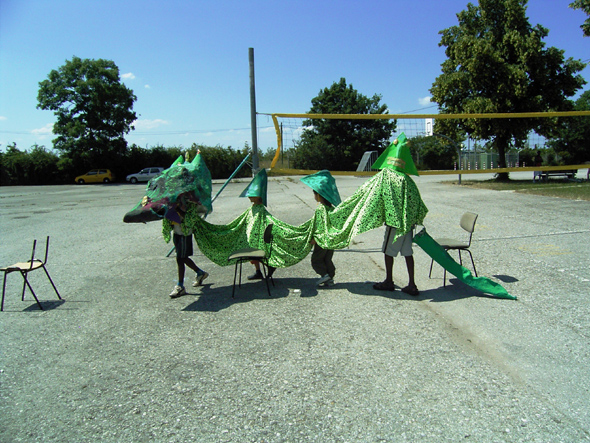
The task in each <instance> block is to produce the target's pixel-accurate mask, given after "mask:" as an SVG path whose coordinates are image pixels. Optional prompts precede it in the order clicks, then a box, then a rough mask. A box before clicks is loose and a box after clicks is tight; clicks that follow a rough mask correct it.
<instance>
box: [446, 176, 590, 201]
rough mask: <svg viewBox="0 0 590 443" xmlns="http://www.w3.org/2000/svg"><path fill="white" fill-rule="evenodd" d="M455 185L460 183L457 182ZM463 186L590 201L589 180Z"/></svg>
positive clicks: (468, 182)
mask: <svg viewBox="0 0 590 443" xmlns="http://www.w3.org/2000/svg"><path fill="white" fill-rule="evenodd" d="M453 184H458V183H457V182H456V181H455V182H453ZM461 186H470V187H473V188H477V189H491V190H493V191H514V192H521V193H523V194H533V195H543V196H546V197H559V198H567V199H570V200H586V201H590V181H587V180H583V181H571V180H551V179H550V180H549V181H548V182H533V181H532V180H510V181H507V182H496V181H495V180H483V181H478V180H461Z"/></svg>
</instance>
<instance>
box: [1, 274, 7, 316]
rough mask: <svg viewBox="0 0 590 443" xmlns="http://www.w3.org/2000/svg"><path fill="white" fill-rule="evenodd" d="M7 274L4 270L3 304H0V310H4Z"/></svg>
mask: <svg viewBox="0 0 590 443" xmlns="http://www.w3.org/2000/svg"><path fill="white" fill-rule="evenodd" d="M6 274H7V272H4V283H2V304H1V305H0V312H1V311H4V294H6Z"/></svg>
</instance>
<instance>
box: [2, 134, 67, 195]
mask: <svg viewBox="0 0 590 443" xmlns="http://www.w3.org/2000/svg"><path fill="white" fill-rule="evenodd" d="M58 161H59V158H58V156H57V155H55V154H54V153H52V152H49V151H47V150H46V149H45V147H44V146H39V145H37V144H35V145H33V146H32V149H31V151H30V152H29V151H21V150H19V149H18V148H17V147H16V143H12V144H9V145H8V146H7V147H6V152H5V153H0V170H1V171H2V172H1V174H0V180H1V184H2V185H3V186H10V185H47V184H56V183H62V182H63V177H62V176H61V174H60V173H59V169H58Z"/></svg>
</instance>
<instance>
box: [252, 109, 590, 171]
mask: <svg viewBox="0 0 590 443" xmlns="http://www.w3.org/2000/svg"><path fill="white" fill-rule="evenodd" d="M260 115H265V116H268V117H270V118H272V122H273V125H274V129H275V133H276V139H277V141H276V143H277V149H276V152H275V155H274V158H273V159H272V162H271V165H270V167H271V168H272V169H273V171H275V172H280V173H294V174H296V173H307V172H309V170H295V169H294V168H293V164H292V162H291V161H290V155H289V154H290V153H291V152H293V150H295V149H296V148H297V144H298V143H299V141H300V140H301V136H302V134H303V133H304V131H311V130H313V122H314V120H317V119H324V120H394V121H395V123H396V125H395V126H396V128H395V131H394V133H393V134H392V138H391V140H393V139H395V138H396V137H397V135H399V134H401V133H402V132H403V133H405V135H406V137H407V138H408V140H410V141H411V140H412V139H414V140H420V141H423V140H425V139H427V138H431V137H434V138H437V139H439V140H440V143H446V144H448V145H450V146H452V148H453V150H454V151H453V156H452V158H451V156H449V161H448V162H447V163H446V164H445V163H444V162H443V163H438V164H437V167H436V168H435V169H433V170H430V171H429V170H423V169H421V170H420V174H424V175H428V174H456V173H465V174H469V173H484V172H493V173H499V172H513V171H517V170H518V171H527V170H531V171H533V170H535V169H538V167H537V168H535V167H534V165H533V164H532V161H531V159H530V158H522V157H521V155H520V152H521V151H522V149H523V148H528V149H530V150H535V151H537V150H544V148H545V147H546V146H547V142H548V140H547V139H546V138H545V137H543V136H541V135H539V134H537V133H536V132H534V131H529V133H528V136H527V139H526V142H525V143H524V144H521V145H520V146H519V147H518V149H510V150H508V151H507V152H506V157H505V165H506V166H505V167H504V168H499V164H501V162H500V161H499V158H498V154H497V153H496V152H495V151H494V150H493V149H491V148H490V141H489V140H475V139H469V138H466V139H464V140H462V141H455V140H452V139H451V138H450V137H447V136H445V135H444V134H442V133H438V131H437V129H436V123H437V122H438V121H441V120H446V121H447V122H446V123H447V124H449V123H451V124H452V122H453V121H454V120H456V121H457V123H459V121H461V120H465V119H557V118H559V119H562V118H567V119H569V118H573V117H578V118H588V117H590V111H562V112H522V113H490V114H289V113H272V114H260ZM589 123H590V121H589ZM455 153H456V155H454V154H455ZM378 154H380V152H379V153H378V152H377V151H367V152H365V153H364V155H363V157H362V158H360V159H359V165H358V168H357V170H356V171H354V172H355V173H361V174H371V173H373V172H371V169H370V166H371V165H372V163H373V162H374V160H375V159H376V158H377V156H378ZM529 157H530V156H529ZM527 160H528V164H527ZM418 163H420V162H418ZM584 168H588V165H567V166H543V170H566V169H584Z"/></svg>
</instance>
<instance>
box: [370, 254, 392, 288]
mask: <svg viewBox="0 0 590 443" xmlns="http://www.w3.org/2000/svg"><path fill="white" fill-rule="evenodd" d="M383 256H384V257H385V280H384V281H382V282H381V283H375V284H374V285H373V289H377V290H379V291H393V290H395V286H394V284H393V257H392V256H391V255H387V254H383Z"/></svg>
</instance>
